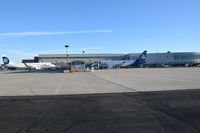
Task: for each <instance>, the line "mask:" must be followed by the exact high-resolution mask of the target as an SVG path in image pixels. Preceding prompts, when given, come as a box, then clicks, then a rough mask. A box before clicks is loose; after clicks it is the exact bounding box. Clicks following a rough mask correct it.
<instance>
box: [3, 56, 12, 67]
mask: <svg viewBox="0 0 200 133" xmlns="http://www.w3.org/2000/svg"><path fill="white" fill-rule="evenodd" d="M2 59H3V63H4V64H5V65H7V64H9V63H10V61H9V59H8V58H7V57H5V56H3V57H2Z"/></svg>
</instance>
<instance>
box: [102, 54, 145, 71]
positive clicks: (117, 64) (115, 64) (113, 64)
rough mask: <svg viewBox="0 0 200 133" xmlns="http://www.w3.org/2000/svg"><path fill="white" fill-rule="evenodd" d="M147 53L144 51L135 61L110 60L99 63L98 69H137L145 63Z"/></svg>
mask: <svg viewBox="0 0 200 133" xmlns="http://www.w3.org/2000/svg"><path fill="white" fill-rule="evenodd" d="M146 55H147V51H144V52H143V53H142V54H141V55H140V56H139V57H138V58H137V59H136V60H110V61H102V62H100V68H108V69H109V68H129V67H139V66H140V65H141V64H144V63H145V60H146Z"/></svg>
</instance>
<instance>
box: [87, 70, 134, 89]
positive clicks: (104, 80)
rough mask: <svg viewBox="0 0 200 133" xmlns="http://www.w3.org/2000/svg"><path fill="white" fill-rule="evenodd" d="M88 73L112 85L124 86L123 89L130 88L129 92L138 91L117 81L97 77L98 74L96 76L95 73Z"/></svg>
mask: <svg viewBox="0 0 200 133" xmlns="http://www.w3.org/2000/svg"><path fill="white" fill-rule="evenodd" d="M89 75H91V76H93V77H96V78H98V79H101V80H103V81H106V82H109V83H112V84H114V85H117V86H120V87H123V88H125V89H128V90H130V91H131V92H138V91H137V90H135V89H132V88H129V87H127V86H124V85H121V84H118V83H116V82H113V81H111V80H107V79H105V78H102V77H99V76H97V75H95V74H91V73H89Z"/></svg>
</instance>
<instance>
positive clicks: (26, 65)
mask: <svg viewBox="0 0 200 133" xmlns="http://www.w3.org/2000/svg"><path fill="white" fill-rule="evenodd" d="M2 59H3V63H4V67H6V68H8V69H27V70H44V69H52V68H57V66H55V65H54V64H52V63H14V62H10V60H9V59H8V57H6V56H3V57H2Z"/></svg>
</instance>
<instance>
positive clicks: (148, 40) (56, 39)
mask: <svg viewBox="0 0 200 133" xmlns="http://www.w3.org/2000/svg"><path fill="white" fill-rule="evenodd" d="M199 7H200V0H0V54H1V55H6V56H8V57H9V58H10V59H12V60H16V61H18V62H20V61H21V59H29V58H33V57H34V56H36V55H38V54H47V53H65V47H64V45H66V44H67V45H69V53H82V51H85V52H86V53H140V52H143V51H144V50H147V51H148V52H149V53H153V52H167V51H171V52H200V8H199Z"/></svg>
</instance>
